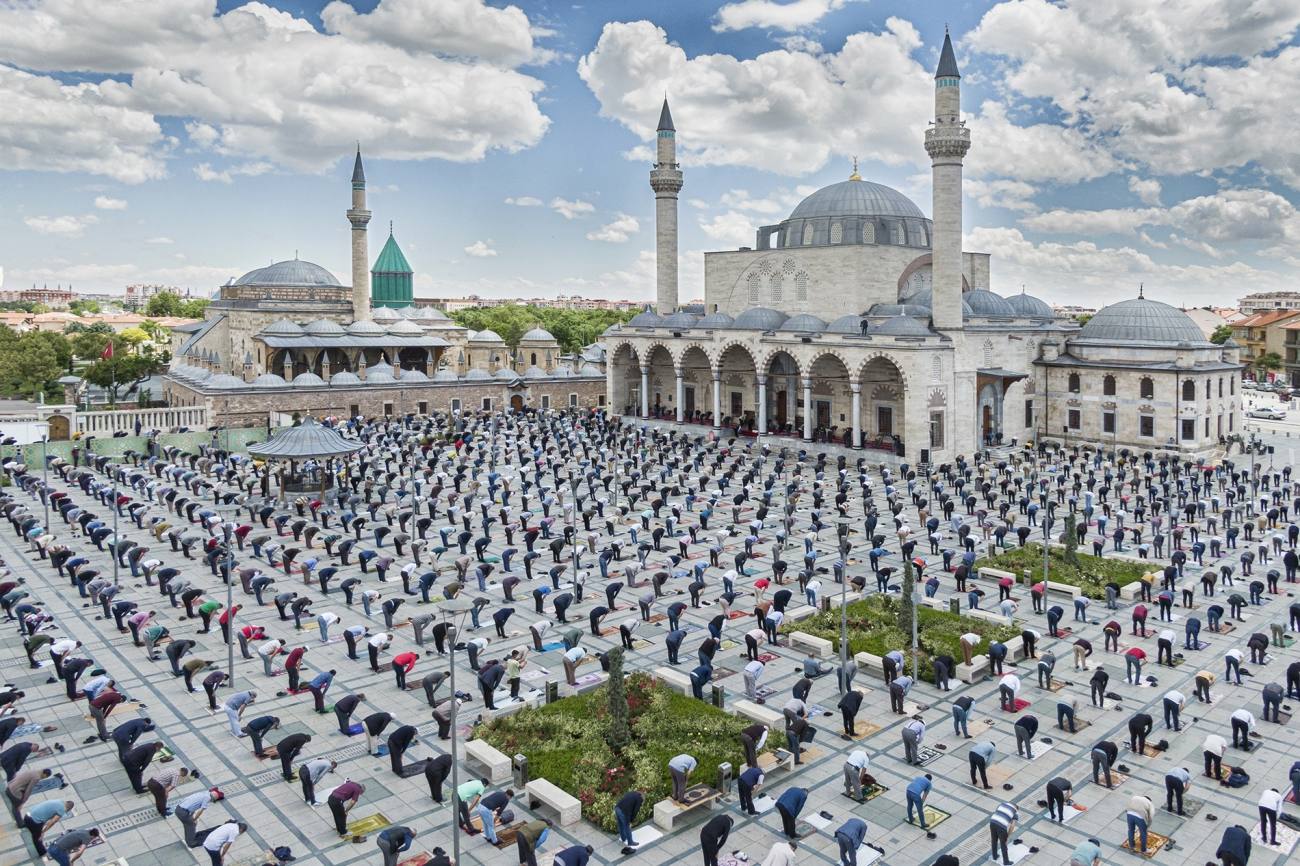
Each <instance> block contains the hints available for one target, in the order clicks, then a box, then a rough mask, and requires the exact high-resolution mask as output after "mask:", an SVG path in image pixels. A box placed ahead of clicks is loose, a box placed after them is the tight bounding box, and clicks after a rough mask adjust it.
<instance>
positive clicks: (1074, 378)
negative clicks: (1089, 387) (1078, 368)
mask: <svg viewBox="0 0 1300 866" xmlns="http://www.w3.org/2000/svg"><path fill="white" fill-rule="evenodd" d="M1066 389H1067V390H1068V391H1069V392H1070V393H1071V394H1078V393H1079V391H1080V387H1079V374H1078V373H1071V374H1070V380H1069V384H1068V385H1067V386H1066Z"/></svg>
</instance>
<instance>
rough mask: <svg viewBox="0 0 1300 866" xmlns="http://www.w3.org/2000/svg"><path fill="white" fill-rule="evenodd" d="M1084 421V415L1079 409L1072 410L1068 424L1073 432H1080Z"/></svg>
mask: <svg viewBox="0 0 1300 866" xmlns="http://www.w3.org/2000/svg"><path fill="white" fill-rule="evenodd" d="M1081 419H1082V413H1081V412H1079V410H1078V409H1071V410H1070V412H1069V420H1068V423H1069V425H1070V429H1071V430H1078V429H1079V426H1080V423H1081Z"/></svg>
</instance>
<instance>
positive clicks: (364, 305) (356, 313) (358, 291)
mask: <svg viewBox="0 0 1300 866" xmlns="http://www.w3.org/2000/svg"><path fill="white" fill-rule="evenodd" d="M348 222H349V223H351V224H352V318H353V319H354V320H355V321H361V320H362V319H369V318H370V252H369V244H368V242H367V238H366V226H367V225H368V224H369V223H370V211H368V210H367V209H366V171H365V168H364V167H363V166H362V165H361V142H357V159H356V162H355V163H353V166H352V207H350V208H349V209H348Z"/></svg>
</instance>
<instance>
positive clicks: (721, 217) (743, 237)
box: [700, 210, 754, 248]
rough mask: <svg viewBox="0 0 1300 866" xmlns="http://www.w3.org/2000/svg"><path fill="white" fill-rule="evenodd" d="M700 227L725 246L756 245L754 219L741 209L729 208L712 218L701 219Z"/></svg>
mask: <svg viewBox="0 0 1300 866" xmlns="http://www.w3.org/2000/svg"><path fill="white" fill-rule="evenodd" d="M700 229H701V230H702V231H703V232H704V233H705V234H706V235H708V236H709V237H710V238H712V239H713V240H715V241H717V242H718V244H719V245H720V246H722V247H724V248H737V247H749V246H753V245H754V221H753V220H752V219H751V218H750V217H748V216H746V215H745V214H743V213H740V212H739V211H734V210H729V211H727V212H726V213H721V214H717V215H715V216H714V217H713V218H712V219H710V220H704V219H701V220H700Z"/></svg>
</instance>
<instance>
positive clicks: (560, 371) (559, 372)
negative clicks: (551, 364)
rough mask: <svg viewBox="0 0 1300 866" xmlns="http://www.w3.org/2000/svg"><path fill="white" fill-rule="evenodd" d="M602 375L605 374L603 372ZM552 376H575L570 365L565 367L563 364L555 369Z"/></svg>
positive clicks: (555, 377)
mask: <svg viewBox="0 0 1300 866" xmlns="http://www.w3.org/2000/svg"><path fill="white" fill-rule="evenodd" d="M602 375H603V374H602ZM551 378H552V379H572V378H573V371H572V370H570V369H569V368H568V367H563V366H561V367H556V368H555V371H554V372H553V373H551Z"/></svg>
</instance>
